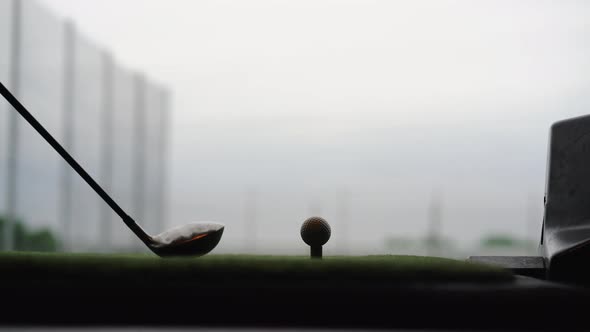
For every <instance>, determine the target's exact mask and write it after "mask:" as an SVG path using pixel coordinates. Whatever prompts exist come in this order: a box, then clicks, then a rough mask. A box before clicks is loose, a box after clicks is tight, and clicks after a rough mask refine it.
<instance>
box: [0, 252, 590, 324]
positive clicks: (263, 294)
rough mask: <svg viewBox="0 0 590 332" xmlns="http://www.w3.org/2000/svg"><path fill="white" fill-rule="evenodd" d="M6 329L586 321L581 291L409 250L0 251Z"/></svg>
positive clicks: (585, 297)
mask: <svg viewBox="0 0 590 332" xmlns="http://www.w3.org/2000/svg"><path fill="white" fill-rule="evenodd" d="M0 281H1V282H0V292H1V293H0V294H2V303H3V306H4V308H3V313H4V314H3V315H1V317H0V320H1V323H2V324H3V325H26V326H30V325H40V326H46V325H58V326H64V325H78V326H79V325H99V326H112V325H141V326H147V325H150V326H152V325H156V326H159V325H161V326H224V327H231V326H241V327H262V326H271V327H272V326H275V327H279V326H280V327H332V328H337V327H362V328H391V327H397V328H408V327H409V328H468V329H481V328H486V329H489V328H502V329H504V328H510V329H528V328H530V329H535V330H539V329H555V328H559V329H566V328H583V327H584V326H586V327H587V325H588V324H587V322H586V321H585V320H586V311H587V304H588V303H589V302H588V301H590V294H589V292H588V291H587V290H586V289H583V288H574V287H570V286H566V285H560V284H556V283H549V282H545V281H539V280H535V279H532V278H526V277H515V276H513V275H512V274H510V273H509V272H507V271H504V270H502V269H497V268H494V267H489V266H485V265H480V264H471V263H466V262H461V261H454V260H448V259H439V258H429V257H412V256H367V257H328V258H326V259H324V260H322V261H311V260H309V259H307V258H304V257H281V256H239V255H238V256H214V255H213V256H207V257H202V258H197V259H171V260H169V259H160V258H156V257H151V256H113V255H63V254H53V255H52V254H33V253H24V254H23V253H16V254H0Z"/></svg>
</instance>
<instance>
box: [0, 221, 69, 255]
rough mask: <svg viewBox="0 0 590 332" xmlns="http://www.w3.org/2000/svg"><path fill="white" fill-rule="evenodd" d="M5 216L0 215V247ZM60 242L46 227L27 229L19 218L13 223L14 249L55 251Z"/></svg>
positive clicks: (2, 239)
mask: <svg viewBox="0 0 590 332" xmlns="http://www.w3.org/2000/svg"><path fill="white" fill-rule="evenodd" d="M5 223H6V218H5V217H3V216H0V247H1V246H2V245H3V244H4V243H3V241H4V230H5V228H4V225H5ZM59 247H60V242H59V240H58V239H57V237H56V236H55V235H54V234H53V233H52V232H51V231H50V230H49V229H48V228H42V229H38V230H33V229H29V228H28V227H27V226H26V225H25V224H24V223H23V222H22V221H21V220H16V221H15V223H14V250H16V251H57V250H58V249H59Z"/></svg>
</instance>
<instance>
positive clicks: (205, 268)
mask: <svg viewBox="0 0 590 332" xmlns="http://www.w3.org/2000/svg"><path fill="white" fill-rule="evenodd" d="M0 275H2V276H3V277H4V278H9V279H13V280H21V279H23V278H27V277H28V276H34V278H39V277H40V276H42V277H43V279H45V280H51V279H53V280H59V281H63V280H85V281H92V282H94V283H97V284H100V283H102V282H113V280H118V282H121V281H122V282H123V283H124V282H125V281H128V282H134V283H135V282H169V281H178V282H183V281H188V282H194V281H198V280H201V281H207V282H238V281H243V282H255V281H261V282H271V283H272V282H299V281H301V280H313V281H321V280H330V281H334V282H337V281H351V280H354V281H359V280H365V281H376V282H379V281H380V282H397V281H412V282H428V281H445V282H460V281H498V280H511V279H512V274H510V272H507V271H505V270H503V269H499V268H496V267H491V266H487V265H479V264H473V263H468V262H465V261H459V260H452V259H445V258H434V257H418V256H364V257H347V256H334V257H325V258H324V259H323V260H311V259H309V258H308V257H302V256H250V255H208V256H204V257H199V258H159V257H156V256H153V255H106V254H104V255H101V254H62V253H60V254H49V253H45V254H44V253H18V252H11V253H0ZM138 276H141V277H140V278H138ZM108 280H110V281H108Z"/></svg>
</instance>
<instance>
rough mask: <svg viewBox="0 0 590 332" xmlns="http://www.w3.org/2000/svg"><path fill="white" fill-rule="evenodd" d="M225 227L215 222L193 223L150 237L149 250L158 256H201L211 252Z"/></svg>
mask: <svg viewBox="0 0 590 332" xmlns="http://www.w3.org/2000/svg"><path fill="white" fill-rule="evenodd" d="M224 229H225V226H224V225H223V224H220V223H215V222H193V223H188V224H186V225H182V226H179V227H175V228H172V229H170V230H167V231H165V232H163V233H160V234H158V235H156V236H153V237H152V243H151V244H150V245H149V247H150V249H151V250H152V251H153V252H154V253H155V254H156V255H158V256H161V257H169V256H202V255H205V254H206V253H208V252H210V251H211V250H213V249H214V248H215V247H216V246H217V244H218V243H219V240H221V235H223V230H224Z"/></svg>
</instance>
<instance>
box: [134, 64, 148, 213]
mask: <svg viewBox="0 0 590 332" xmlns="http://www.w3.org/2000/svg"><path fill="white" fill-rule="evenodd" d="M145 90H146V80H145V77H144V76H143V75H141V74H137V75H136V76H135V100H134V112H135V114H134V126H135V127H134V138H133V146H134V150H135V155H134V160H133V165H134V167H133V173H134V178H133V181H134V183H133V189H134V195H133V205H134V206H133V214H134V215H135V217H136V219H135V220H139V221H142V220H145V211H144V210H145V197H146V195H145V164H146V160H145V159H146V158H145V155H146V153H145V140H146V136H145V129H146V118H145V117H146V112H145V104H146V103H145Z"/></svg>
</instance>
